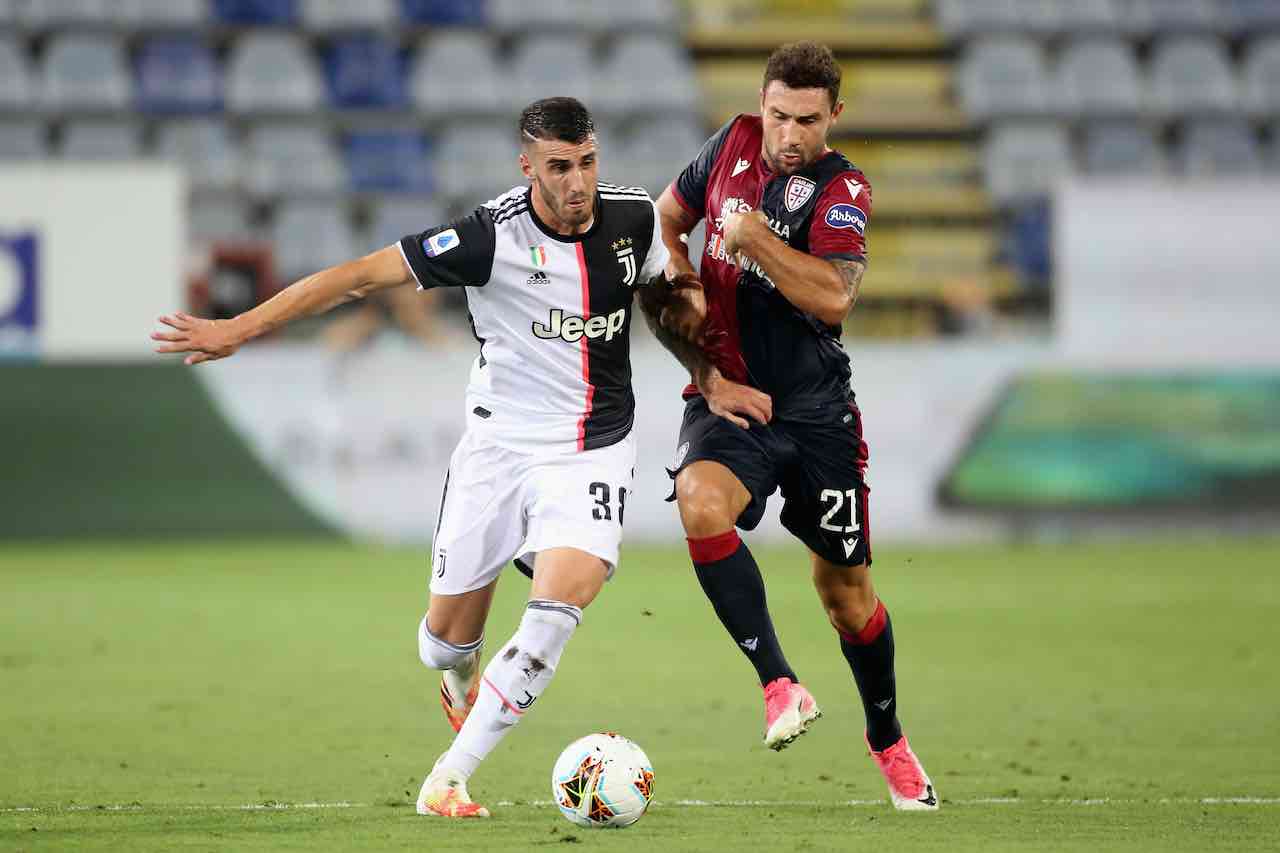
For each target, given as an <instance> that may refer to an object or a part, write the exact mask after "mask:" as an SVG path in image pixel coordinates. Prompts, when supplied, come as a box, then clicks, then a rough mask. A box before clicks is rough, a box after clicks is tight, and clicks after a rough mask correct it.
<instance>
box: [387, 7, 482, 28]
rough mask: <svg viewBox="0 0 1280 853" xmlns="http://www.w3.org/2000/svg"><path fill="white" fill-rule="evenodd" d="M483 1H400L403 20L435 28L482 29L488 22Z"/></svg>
mask: <svg viewBox="0 0 1280 853" xmlns="http://www.w3.org/2000/svg"><path fill="white" fill-rule="evenodd" d="M487 6H488V3H486V2H485V0H400V11H401V15H402V16H403V17H404V19H405V20H406V21H408V22H410V23H413V24H430V25H432V26H436V27H482V26H484V25H485V23H486V22H487V21H488V10H487Z"/></svg>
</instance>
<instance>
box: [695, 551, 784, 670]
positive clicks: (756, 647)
mask: <svg viewBox="0 0 1280 853" xmlns="http://www.w3.org/2000/svg"><path fill="white" fill-rule="evenodd" d="M689 556H691V557H692V558H693V568H694V571H695V572H696V573H697V575H698V583H699V584H701V585H702V591H703V592H704V593H706V596H707V598H708V599H710V601H711V606H712V607H714V608H715V610H716V615H717V616H719V617H720V622H721V624H723V625H724V627H725V630H727V631H728V632H729V636H731V637H733V640H734V642H735V643H737V644H738V648H739V649H741V650H742V651H743V653H744V654H746V656H747V660H749V661H751V665H752V666H754V667H755V668H756V675H758V676H759V677H760V684H761V685H764V684H768V683H769V682H770V681H773V680H774V679H775V678H782V677H784V676H785V677H787V678H790V679H791V680H792V681H797V680H798V679H797V678H796V674H795V673H794V672H792V670H791V667H790V666H788V665H787V659H786V658H785V657H783V655H782V647H781V646H779V645H778V636H777V634H775V633H774V631H773V620H772V619H770V618H769V607H768V604H767V602H766V600H765V592H764V578H762V577H760V567H759V566H757V565H756V561H755V558H754V557H752V556H751V551H749V550H748V549H747V546H746V545H745V544H744V543H743V542H742V540H741V539H739V538H738V532H737V531H736V530H730V531H728V532H727V533H721V534H719V535H717V536H708V537H707V538H705V539H690V540H689Z"/></svg>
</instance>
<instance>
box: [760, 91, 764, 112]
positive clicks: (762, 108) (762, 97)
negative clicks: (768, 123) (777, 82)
mask: <svg viewBox="0 0 1280 853" xmlns="http://www.w3.org/2000/svg"><path fill="white" fill-rule="evenodd" d="M760 115H764V89H763V88H761V89H760Z"/></svg>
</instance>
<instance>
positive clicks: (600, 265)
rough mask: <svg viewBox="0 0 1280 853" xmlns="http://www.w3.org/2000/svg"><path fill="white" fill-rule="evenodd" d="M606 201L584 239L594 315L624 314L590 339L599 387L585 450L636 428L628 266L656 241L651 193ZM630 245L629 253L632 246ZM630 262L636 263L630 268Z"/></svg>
mask: <svg viewBox="0 0 1280 853" xmlns="http://www.w3.org/2000/svg"><path fill="white" fill-rule="evenodd" d="M601 198H602V199H604V201H602V204H601V209H600V215H599V218H598V219H597V226H598V227H596V228H594V233H592V234H591V236H590V237H588V238H587V239H585V240H583V241H582V254H583V258H584V260H585V261H586V268H587V292H588V300H589V302H590V304H589V306H588V307H589V310H590V313H591V316H593V317H599V316H606V317H609V316H613V315H617V314H618V312H621V314H620V315H619V316H621V318H622V322H621V324H620V325H619V326H617V327H616V328H617V331H615V332H614V333H613V334H607V333H606V334H605V335H599V336H597V337H594V338H587V339H586V340H587V378H588V381H589V382H590V383H591V384H592V386H594V388H595V391H594V392H593V394H592V399H591V413H590V414H589V415H588V416H587V419H586V420H585V421H584V422H583V429H582V432H583V435H582V449H583V450H592V449H594V448H597V447H608V446H609V445H611V444H614V443H615V442H618V441H621V440H622V439H623V438H625V437H626V435H627V433H628V432H630V431H631V425H632V422H633V420H634V418H635V395H634V393H633V392H632V389H631V331H630V330H631V312H632V301H631V300H632V286H634V284H635V283H634V282H632V283H631V284H630V285H629V284H628V283H627V282H626V278H627V276H628V271H629V269H631V270H639V268H640V267H642V266H644V260H645V258H646V257H648V254H649V248H650V246H649V244H650V243H651V242H652V241H653V226H654V222H653V217H654V207H653V202H651V201H650V200H649V199H648V196H645V197H643V198H641V197H639V196H634V197H631V196H629V197H627V198H626V199H625V200H608V199H605V196H604V195H603V194H601ZM628 248H629V249H630V250H631V252H630V254H628V253H627V251H626V250H627V249H628ZM627 261H630V262H631V263H632V264H634V266H632V267H629V266H628V263H627Z"/></svg>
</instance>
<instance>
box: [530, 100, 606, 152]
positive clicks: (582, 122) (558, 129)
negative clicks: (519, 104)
mask: <svg viewBox="0 0 1280 853" xmlns="http://www.w3.org/2000/svg"><path fill="white" fill-rule="evenodd" d="M595 129H596V125H595V122H593V121H592V120H591V113H589V112H587V108H586V107H585V106H583V103H582V101H579V100H578V99H577V98H543V99H542V100H540V101H534V102H533V103H532V104H530V105H529V106H527V107H525V108H524V109H523V110H522V111H521V112H520V141H521V142H522V143H528V142H534V141H536V140H539V139H547V140H558V141H560V142H582V141H584V140H585V139H586V138H587V137H588V136H590V135H591V134H592V133H595Z"/></svg>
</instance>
